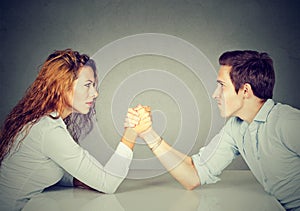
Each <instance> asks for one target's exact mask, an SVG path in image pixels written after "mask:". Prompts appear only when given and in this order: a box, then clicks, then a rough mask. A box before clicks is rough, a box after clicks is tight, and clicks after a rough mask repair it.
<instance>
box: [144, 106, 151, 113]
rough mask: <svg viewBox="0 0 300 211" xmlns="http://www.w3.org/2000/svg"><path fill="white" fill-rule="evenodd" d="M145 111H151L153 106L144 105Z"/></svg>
mask: <svg viewBox="0 0 300 211" xmlns="http://www.w3.org/2000/svg"><path fill="white" fill-rule="evenodd" d="M143 107H144V109H145V111H147V112H150V111H151V107H150V106H143Z"/></svg>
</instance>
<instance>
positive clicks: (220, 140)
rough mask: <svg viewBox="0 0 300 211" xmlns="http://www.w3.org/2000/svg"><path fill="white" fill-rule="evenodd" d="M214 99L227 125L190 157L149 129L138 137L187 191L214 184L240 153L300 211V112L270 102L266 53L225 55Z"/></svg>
mask: <svg viewBox="0 0 300 211" xmlns="http://www.w3.org/2000/svg"><path fill="white" fill-rule="evenodd" d="M219 63H220V70H219V73H218V78H217V83H218V85H217V88H216V90H215V92H214V94H213V98H215V99H216V101H217V103H218V107H219V110H220V113H221V115H222V116H223V117H225V118H228V121H227V122H226V124H225V125H224V127H223V128H222V129H221V131H220V132H219V134H217V135H216V136H215V137H214V138H213V139H212V140H211V142H210V143H209V144H208V145H207V146H205V147H202V148H201V149H200V151H199V153H198V154H195V155H193V156H191V157H189V156H187V155H184V154H182V153H180V152H178V151H177V150H175V149H173V148H172V147H171V146H170V145H168V144H167V143H166V142H165V141H164V140H162V139H161V138H160V137H159V136H158V135H157V133H156V132H155V131H154V130H153V129H152V128H150V129H149V130H148V131H147V132H144V133H142V134H139V135H140V137H142V138H143V139H144V140H145V141H146V142H147V143H148V145H149V147H150V148H151V149H152V151H153V153H154V154H155V155H156V156H157V157H158V158H159V160H160V161H161V162H162V164H163V165H164V166H165V167H166V168H167V169H168V171H169V172H170V173H171V174H172V175H173V177H174V178H175V179H177V180H178V181H179V182H180V183H181V184H182V185H183V186H184V187H185V188H187V189H193V188H195V187H197V186H199V185H200V184H201V185H204V184H210V183H215V182H217V181H218V180H219V178H218V175H219V174H221V172H222V170H223V169H224V168H225V167H226V166H228V165H229V164H230V163H231V161H232V160H233V159H234V158H235V157H236V156H238V155H239V154H241V156H242V157H243V158H244V160H245V161H246V163H247V164H248V166H249V168H250V170H251V171H252V172H253V174H254V175H255V177H256V178H257V180H258V181H259V182H260V183H261V185H262V186H263V187H264V189H265V191H266V192H268V193H269V194H271V195H273V196H275V197H276V198H277V200H278V201H279V202H280V203H281V204H282V205H283V206H284V207H285V208H286V209H300V140H299V137H300V127H299V125H300V111H299V110H297V109H295V108H292V107H290V106H288V105H283V104H280V103H276V102H274V101H273V100H272V95H273V87H274V83H275V73H274V69H273V61H272V59H271V58H270V57H269V56H268V54H267V53H258V52H256V51H250V50H247V51H231V52H225V53H224V54H222V55H221V56H220V58H219Z"/></svg>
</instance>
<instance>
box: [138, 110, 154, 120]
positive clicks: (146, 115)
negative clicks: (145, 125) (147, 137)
mask: <svg viewBox="0 0 300 211" xmlns="http://www.w3.org/2000/svg"><path fill="white" fill-rule="evenodd" d="M148 117H149V118H151V115H150V113H149V112H143V113H141V114H140V120H143V119H145V118H148Z"/></svg>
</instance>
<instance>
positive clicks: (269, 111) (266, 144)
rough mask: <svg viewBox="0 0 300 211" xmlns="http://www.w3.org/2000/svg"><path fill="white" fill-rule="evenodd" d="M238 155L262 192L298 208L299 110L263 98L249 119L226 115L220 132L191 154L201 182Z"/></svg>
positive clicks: (213, 177) (215, 175) (209, 179)
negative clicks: (262, 189)
mask: <svg viewBox="0 0 300 211" xmlns="http://www.w3.org/2000/svg"><path fill="white" fill-rule="evenodd" d="M239 154H241V155H242V156H243V158H244V160H245V161H246V163H247V164H248V166H249V168H250V170H251V171H252V173H253V174H254V175H255V177H256V178H257V180H258V181H259V182H260V183H261V184H262V186H263V187H264V189H265V191H266V192H268V193H269V194H271V195H273V196H275V198H277V200H278V201H279V202H280V203H281V204H282V205H283V206H284V207H285V208H286V209H289V208H296V207H298V209H300V111H299V110H297V109H295V108H292V107H290V106H288V105H283V104H280V103H275V102H274V101H273V100H271V99H269V100H267V101H266V102H265V103H264V105H263V106H262V108H261V109H260V111H259V112H258V113H257V115H256V117H255V118H254V120H253V122H251V123H250V124H248V123H247V122H245V121H243V120H241V119H239V118H237V117H232V118H230V119H229V120H228V121H227V123H226V124H225V126H224V127H223V128H222V130H221V131H220V133H219V134H218V135H216V136H215V137H214V138H213V140H212V141H211V142H210V143H209V144H208V145H207V146H205V147H203V148H201V149H200V151H199V153H198V154H196V155H193V156H192V159H193V162H194V164H195V167H196V169H197V171H198V174H199V177H200V180H201V184H209V183H215V182H217V181H218V180H219V178H218V175H219V174H220V173H221V172H222V170H223V169H224V168H225V167H226V166H228V165H229V164H230V163H231V161H232V160H233V159H234V158H235V157H236V156H237V155H239Z"/></svg>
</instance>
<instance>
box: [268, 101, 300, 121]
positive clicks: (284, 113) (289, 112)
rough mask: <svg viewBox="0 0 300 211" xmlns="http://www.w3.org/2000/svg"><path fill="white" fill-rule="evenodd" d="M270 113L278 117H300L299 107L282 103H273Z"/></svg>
mask: <svg viewBox="0 0 300 211" xmlns="http://www.w3.org/2000/svg"><path fill="white" fill-rule="evenodd" d="M271 114H272V115H275V116H277V117H279V118H280V119H290V118H292V119H295V118H300V110H299V109H297V108H295V107H293V106H290V105H288V104H283V103H275V106H274V108H273V109H272V112H271Z"/></svg>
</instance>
